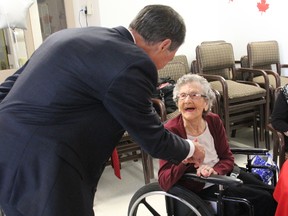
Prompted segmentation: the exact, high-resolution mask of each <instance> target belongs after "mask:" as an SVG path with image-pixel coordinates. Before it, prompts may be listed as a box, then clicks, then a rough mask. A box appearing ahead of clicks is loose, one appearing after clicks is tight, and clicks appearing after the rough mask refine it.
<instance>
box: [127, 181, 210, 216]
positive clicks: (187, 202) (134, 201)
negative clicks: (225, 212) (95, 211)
mask: <svg viewBox="0 0 288 216" xmlns="http://www.w3.org/2000/svg"><path fill="white" fill-rule="evenodd" d="M137 215H141V216H144V215H145V216H146V215H147V216H148V215H153V216H160V215H161V216H163V215H167V216H172V215H175V216H177V215H178V216H181V215H187V216H194V215H197V216H213V215H214V213H213V211H212V209H211V206H209V205H208V203H207V202H206V201H204V200H202V199H201V198H200V197H199V196H198V195H196V194H195V193H193V192H192V191H188V190H187V189H185V188H183V187H181V186H174V187H173V188H172V189H171V190H170V191H169V193H168V192H165V191H163V190H162V189H161V188H160V186H159V184H158V182H154V183H150V184H147V185H145V186H143V187H142V188H140V189H139V190H138V191H137V192H136V193H135V194H134V196H133V197H132V198H131V200H130V203H129V208H128V216H137Z"/></svg>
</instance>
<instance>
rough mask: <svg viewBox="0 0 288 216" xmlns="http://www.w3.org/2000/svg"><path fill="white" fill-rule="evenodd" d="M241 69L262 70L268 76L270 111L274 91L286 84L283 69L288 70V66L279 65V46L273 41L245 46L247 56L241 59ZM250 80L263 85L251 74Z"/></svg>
mask: <svg viewBox="0 0 288 216" xmlns="http://www.w3.org/2000/svg"><path fill="white" fill-rule="evenodd" d="M241 65H242V67H249V68H255V69H262V70H265V72H266V73H267V74H268V80H269V86H270V96H271V101H270V102H271V109H272V108H273V103H274V98H273V97H274V91H275V89H276V88H278V87H279V86H283V85H285V84H286V83H288V77H285V76H283V75H282V74H281V70H282V69H283V68H288V64H281V63H280V54H279V45H278V42H277V41H275V40H270V41H256V42H250V43H248V44H247V56H243V57H242V58H241ZM251 75H252V77H250V80H252V81H254V82H256V83H259V84H260V85H261V86H263V85H264V82H265V81H264V80H263V78H262V77H259V76H257V75H253V74H251Z"/></svg>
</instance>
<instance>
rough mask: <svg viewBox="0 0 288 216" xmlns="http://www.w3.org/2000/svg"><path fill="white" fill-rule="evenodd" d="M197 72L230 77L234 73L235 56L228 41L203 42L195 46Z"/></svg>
mask: <svg viewBox="0 0 288 216" xmlns="http://www.w3.org/2000/svg"><path fill="white" fill-rule="evenodd" d="M196 60H197V65H198V72H199V73H200V74H201V73H202V74H214V75H220V76H222V77H223V78H225V79H232V78H233V77H234V74H231V72H232V73H235V58H234V51H233V47H232V44H230V43H207V44H206V43H204V44H201V45H198V46H197V47H196Z"/></svg>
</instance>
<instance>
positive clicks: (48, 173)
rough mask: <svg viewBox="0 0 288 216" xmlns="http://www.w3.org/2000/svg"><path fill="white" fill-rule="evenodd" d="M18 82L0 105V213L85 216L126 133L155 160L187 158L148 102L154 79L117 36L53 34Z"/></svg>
mask: <svg viewBox="0 0 288 216" xmlns="http://www.w3.org/2000/svg"><path fill="white" fill-rule="evenodd" d="M19 72H21V73H20V75H19V77H18V78H17V80H16V82H15V83H14V85H13V87H12V88H11V90H10V91H9V93H8V94H7V96H6V97H5V98H4V99H3V101H2V102H1V104H0V149H1V150H0V205H2V206H3V207H4V210H5V207H6V206H9V207H12V208H13V209H15V211H17V212H19V215H25V216H66V215H67V216H74V215H75V216H88V215H93V209H92V205H93V198H94V189H95V188H96V186H97V182H98V180H99V178H100V176H101V174H102V169H103V166H104V165H105V162H106V161H107V160H108V158H109V157H110V156H111V153H112V151H113V149H114V147H115V146H116V145H117V143H118V141H119V140H120V138H121V136H122V135H123V132H124V130H127V131H128V132H129V134H130V135H131V136H132V137H133V138H134V139H135V141H136V142H137V143H139V145H141V147H142V148H143V149H145V150H146V151H147V152H148V153H150V154H151V155H152V156H153V157H156V158H162V159H165V160H169V161H171V162H174V163H179V162H180V161H181V160H183V159H184V158H185V157H186V156H187V154H188V152H189V145H188V143H187V142H186V141H185V140H182V139H181V138H179V137H178V136H176V135H173V134H171V133H169V132H168V131H166V130H165V129H164V127H163V125H162V124H161V122H160V121H159V118H158V116H157V114H156V112H155V111H154V109H153V106H152V103H151V100H150V98H151V95H152V92H153V91H154V89H155V86H156V83H157V80H158V75H157V69H156V67H155V65H154V64H153V62H152V61H151V60H150V58H149V57H148V56H147V54H146V53H145V52H144V51H143V50H142V49H140V48H139V47H137V46H136V45H135V44H134V41H133V38H132V36H131V34H130V33H129V31H128V30H127V29H125V28H123V27H117V28H113V29H108V28H100V27H88V28H81V29H66V30H62V31H59V32H57V33H54V34H53V35H52V36H50V37H49V38H47V39H46V40H45V41H44V42H43V44H42V45H41V46H40V47H39V48H38V49H37V50H36V51H35V52H34V54H33V55H32V57H31V58H30V59H29V62H28V63H27V64H25V65H24V66H23V68H21V69H20V71H18V73H17V74H19ZM12 81H13V79H12ZM11 86H12V85H11ZM6 209H9V208H6ZM7 212H8V213H9V211H7ZM11 212H12V211H11ZM8 213H7V216H10V215H9V214H8ZM11 214H12V213H11ZM15 215H16V213H15ZM12 216H14V215H12ZM17 216H18V215H17Z"/></svg>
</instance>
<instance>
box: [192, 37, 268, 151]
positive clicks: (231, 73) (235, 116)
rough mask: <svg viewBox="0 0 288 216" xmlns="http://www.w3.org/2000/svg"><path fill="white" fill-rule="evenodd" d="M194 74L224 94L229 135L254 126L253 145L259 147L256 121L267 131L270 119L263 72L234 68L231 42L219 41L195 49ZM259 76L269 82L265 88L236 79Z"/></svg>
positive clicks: (222, 106)
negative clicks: (247, 74)
mask: <svg viewBox="0 0 288 216" xmlns="http://www.w3.org/2000/svg"><path fill="white" fill-rule="evenodd" d="M192 65H194V71H196V72H197V73H199V74H200V75H202V76H203V77H205V78H206V79H207V80H208V81H209V82H210V84H211V87H212V88H213V89H214V90H216V91H218V92H219V93H220V95H221V100H220V116H221V117H222V119H223V122H224V125H225V128H226V131H227V136H228V137H230V134H231V133H232V131H236V130H237V129H238V128H242V127H247V126H253V128H254V130H253V131H254V146H255V147H258V146H259V139H258V130H257V120H259V121H260V128H261V130H264V127H265V125H266V124H267V122H268V118H269V105H267V103H268V104H269V84H268V77H267V74H266V73H265V72H264V71H263V70H256V69H255V70H254V69H248V68H247V69H243V68H237V70H236V67H235V59H234V51H233V47H232V45H231V44H230V43H226V42H222V41H220V42H219V41H218V42H215V43H203V44H201V45H198V46H197V47H196V61H195V62H194V63H192ZM237 73H238V74H237ZM242 73H249V74H250V73H251V74H252V73H253V75H254V74H257V75H260V76H261V77H262V78H263V79H264V80H265V81H267V82H266V85H265V86H264V88H261V87H260V86H259V85H258V84H256V83H254V82H251V81H243V80H236V77H239V74H242ZM258 118H259V119H258Z"/></svg>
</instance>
